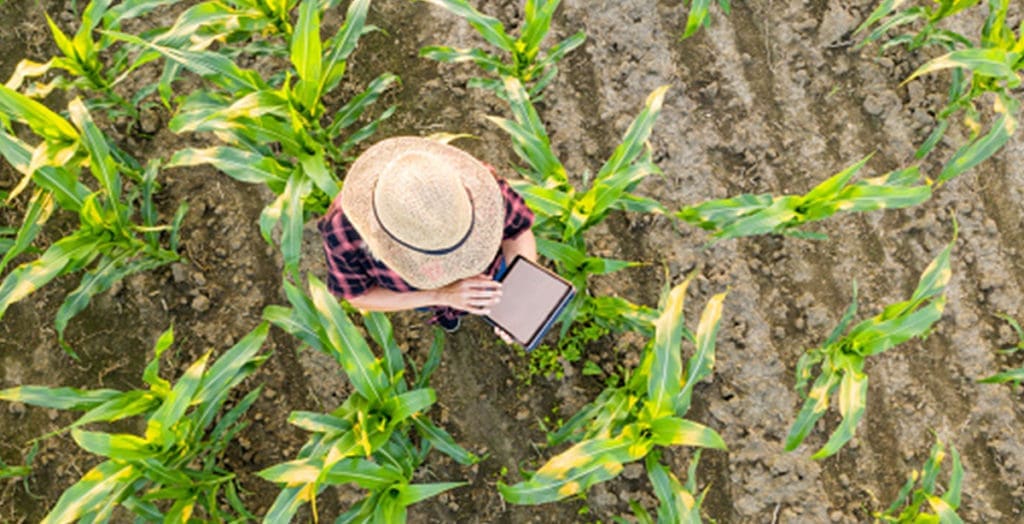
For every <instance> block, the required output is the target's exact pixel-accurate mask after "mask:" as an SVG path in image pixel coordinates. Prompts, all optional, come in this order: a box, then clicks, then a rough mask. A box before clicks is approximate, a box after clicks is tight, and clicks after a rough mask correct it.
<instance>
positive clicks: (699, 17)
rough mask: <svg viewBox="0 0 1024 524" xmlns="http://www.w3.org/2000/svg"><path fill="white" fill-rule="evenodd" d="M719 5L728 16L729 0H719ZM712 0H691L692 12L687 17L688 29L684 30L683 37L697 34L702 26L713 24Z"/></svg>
mask: <svg viewBox="0 0 1024 524" xmlns="http://www.w3.org/2000/svg"><path fill="white" fill-rule="evenodd" d="M718 7H719V8H720V9H721V10H722V12H723V13H725V14H726V15H727V16H728V14H729V10H730V6H729V0H718ZM710 8H711V0H690V14H689V15H688V16H687V17H686V29H685V30H684V31H683V39H686V38H690V37H691V36H693V35H695V34H696V33H697V31H699V30H700V28H702V27H709V26H711V11H710Z"/></svg>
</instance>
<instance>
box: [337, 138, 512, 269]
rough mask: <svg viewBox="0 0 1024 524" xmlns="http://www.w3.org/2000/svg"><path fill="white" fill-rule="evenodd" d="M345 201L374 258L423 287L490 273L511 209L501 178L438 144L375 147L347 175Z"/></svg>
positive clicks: (411, 141) (418, 141) (398, 141)
mask: <svg viewBox="0 0 1024 524" xmlns="http://www.w3.org/2000/svg"><path fill="white" fill-rule="evenodd" d="M340 198H341V207H342V209H344V212H345V216H346V217H347V218H348V220H349V221H350V222H351V223H352V225H353V226H354V227H355V229H356V231H357V232H358V233H359V235H360V236H361V237H363V240H364V241H366V244H367V245H368V247H369V249H370V252H371V253H372V254H373V256H375V257H377V258H378V259H379V260H381V261H382V262H384V264H386V265H387V266H388V267H390V268H391V269H393V270H394V271H395V272H397V273H398V274H399V275H401V276H402V278H404V279H405V280H406V282H408V283H409V284H410V285H412V286H414V287H416V288H419V289H435V288H439V287H441V286H444V285H446V284H449V283H451V282H454V281H456V280H459V279H462V278H466V277H470V276H473V275H478V274H480V273H482V272H483V271H484V270H486V269H487V266H488V265H490V263H491V261H493V260H494V256H495V255H496V254H497V252H498V247H499V246H500V245H501V237H502V230H503V226H504V222H505V206H504V202H503V198H502V195H501V189H500V188H499V187H498V183H497V181H496V180H495V179H494V176H493V175H492V174H491V172H490V170H489V169H487V167H486V166H484V165H483V164H482V163H481V162H480V161H479V160H477V159H475V158H473V157H472V156H471V155H469V153H466V152H465V151H462V150H461V149H457V148H455V147H452V146H449V145H445V144H441V143H439V142H435V141H433V140H429V139H426V138H419V137H396V138H389V139H387V140H383V141H381V142H378V143H376V144H374V145H373V146H371V147H370V148H369V149H367V150H366V152H364V153H363V154H361V155H359V158H357V159H356V161H355V162H354V163H353V164H352V167H351V168H350V169H349V171H348V174H346V175H345V183H344V186H343V187H342V190H341V196H340Z"/></svg>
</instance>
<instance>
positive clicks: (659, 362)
mask: <svg viewBox="0 0 1024 524" xmlns="http://www.w3.org/2000/svg"><path fill="white" fill-rule="evenodd" d="M692 280H693V276H692V275H691V276H690V277H689V278H687V279H686V280H685V281H683V283H681V284H679V285H678V286H676V287H675V288H673V289H672V291H671V292H670V293H669V295H668V300H666V302H665V306H664V308H662V312H661V315H660V316H659V317H658V321H657V322H656V323H655V325H654V329H655V333H654V346H653V353H654V358H653V361H652V364H651V370H650V376H648V378H647V398H648V401H647V409H648V410H649V412H650V417H651V419H658V418H660V417H663V416H665V415H669V414H673V413H675V412H676V406H675V399H676V396H677V395H679V393H680V390H681V386H680V383H681V379H682V373H683V364H682V355H681V353H680V344H681V342H682V337H683V301H684V300H685V298H686V288H687V287H688V286H689V285H690V282H691V281H692Z"/></svg>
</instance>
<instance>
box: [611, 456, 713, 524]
mask: <svg viewBox="0 0 1024 524" xmlns="http://www.w3.org/2000/svg"><path fill="white" fill-rule="evenodd" d="M700 452H701V450H700V449H698V450H697V451H696V452H694V454H693V460H692V461H690V467H689V469H687V475H686V483H685V484H683V483H681V482H679V479H678V478H676V476H675V474H673V473H672V471H671V470H669V468H668V467H667V466H665V465H664V464H662V463H661V461H660V458H661V457H660V455H661V452H660V451H658V450H655V451H652V452H651V453H650V454H648V455H647V459H646V461H645V463H646V466H647V478H648V479H649V480H650V481H651V485H652V486H654V494H655V496H657V497H658V509H657V518H654V517H651V514H650V513H649V512H648V511H647V510H646V509H644V507H643V506H641V505H640V504H638V503H636V502H635V501H630V503H629V506H630V508H631V509H632V510H633V517H634V519H635V520H636V524H700V523H701V517H700V507H701V504H703V503H704V496H705V495H706V494H707V491H708V490H707V488H705V489H704V491H703V492H701V493H697V464H698V463H699V462H700ZM612 520H613V521H614V522H615V523H616V524H631V523H630V521H628V520H626V519H624V518H622V517H613V518H612Z"/></svg>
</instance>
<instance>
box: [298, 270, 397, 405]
mask: <svg viewBox="0 0 1024 524" xmlns="http://www.w3.org/2000/svg"><path fill="white" fill-rule="evenodd" d="M309 292H310V296H311V297H312V299H313V304H314V305H315V307H316V309H317V314H318V315H319V318H320V324H321V325H322V326H323V327H324V330H325V332H326V334H327V337H328V339H329V340H330V343H331V346H330V347H329V348H327V349H328V351H329V352H330V353H331V355H332V356H334V358H335V359H337V361H338V363H340V364H341V367H342V368H344V369H345V374H346V375H348V377H349V380H351V381H352V385H353V386H354V387H355V388H356V391H358V392H359V393H360V394H361V395H363V396H364V397H366V398H367V399H369V400H370V401H371V402H373V403H375V404H379V403H381V402H383V400H384V399H385V398H386V395H387V390H388V386H387V377H386V375H385V373H384V370H383V369H382V368H381V365H380V363H379V362H378V361H377V360H376V359H375V358H374V356H373V352H372V351H371V350H370V347H369V346H368V345H367V344H366V341H365V340H363V337H362V336H361V335H360V334H359V330H358V329H356V327H355V326H354V325H353V324H352V321H351V320H350V319H349V318H348V316H347V315H346V314H345V312H344V311H343V310H342V309H341V305H340V304H338V300H337V299H336V298H334V296H333V295H331V294H330V292H329V291H327V286H325V285H324V283H323V282H321V281H320V280H319V279H317V278H316V277H315V276H313V275H309Z"/></svg>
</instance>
